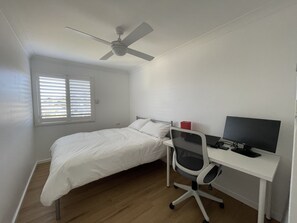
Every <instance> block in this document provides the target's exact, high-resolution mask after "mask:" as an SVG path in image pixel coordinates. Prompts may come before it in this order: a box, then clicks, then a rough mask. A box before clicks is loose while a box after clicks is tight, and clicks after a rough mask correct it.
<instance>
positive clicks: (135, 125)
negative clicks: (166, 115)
mask: <svg viewBox="0 0 297 223" xmlns="http://www.w3.org/2000/svg"><path fill="white" fill-rule="evenodd" d="M149 121H150V119H137V120H136V121H134V122H132V123H131V125H129V126H128V127H129V128H132V129H136V130H138V131H139V130H140V129H141V128H142V127H143V126H144V125H145V124H146V123H148V122H149Z"/></svg>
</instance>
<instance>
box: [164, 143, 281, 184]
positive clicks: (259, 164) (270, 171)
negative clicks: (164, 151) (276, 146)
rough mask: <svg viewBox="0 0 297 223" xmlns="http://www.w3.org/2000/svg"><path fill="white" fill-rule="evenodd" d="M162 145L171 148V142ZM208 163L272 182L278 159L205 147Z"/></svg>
mask: <svg viewBox="0 0 297 223" xmlns="http://www.w3.org/2000/svg"><path fill="white" fill-rule="evenodd" d="M164 145H166V146H169V147H173V145H172V141H171V140H166V141H164ZM207 149H208V156H209V159H210V161H212V162H215V163H218V164H221V165H223V166H227V167H230V168H232V169H236V170H239V171H241V172H244V173H247V174H249V175H252V176H255V177H258V178H261V179H264V180H267V181H270V182H272V181H273V178H274V175H275V172H276V169H277V166H278V163H279V160H280V157H279V156H277V155H275V154H270V153H266V152H265V151H261V150H257V153H260V154H261V156H259V157H256V158H250V157H246V156H243V155H240V154H238V153H235V152H232V151H231V149H229V150H222V149H215V148H211V147H207Z"/></svg>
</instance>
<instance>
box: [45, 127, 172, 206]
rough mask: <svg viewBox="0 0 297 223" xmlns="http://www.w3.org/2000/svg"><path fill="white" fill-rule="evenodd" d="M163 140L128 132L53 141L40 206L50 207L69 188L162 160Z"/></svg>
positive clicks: (113, 131) (70, 136) (109, 130)
mask: <svg viewBox="0 0 297 223" xmlns="http://www.w3.org/2000/svg"><path fill="white" fill-rule="evenodd" d="M164 140H165V139H159V138H155V137H153V136H150V135H147V134H145V133H141V132H139V131H137V130H134V129H132V128H120V129H105V130H99V131H95V132H85V133H76V134H73V135H69V136H65V137H62V138H60V139H58V140H56V141H55V142H54V144H53V145H52V146H51V148H50V151H51V156H52V160H51V166H50V173H49V176H48V179H47V181H46V183H45V185H44V187H43V190H42V193H41V197H40V200H41V203H42V204H43V205H44V206H50V205H51V204H52V203H53V202H54V201H55V200H57V199H59V198H60V197H62V196H63V195H65V194H67V193H68V192H69V191H70V190H71V189H73V188H77V187H80V186H82V185H85V184H87V183H90V182H92V181H95V180H98V179H100V178H103V177H106V176H109V175H112V174H114V173H118V172H120V171H123V170H127V169H129V168H132V167H135V166H138V165H141V164H144V163H149V162H152V161H155V160H157V159H160V158H162V157H163V156H165V154H166V149H165V146H164V145H163V141H164Z"/></svg>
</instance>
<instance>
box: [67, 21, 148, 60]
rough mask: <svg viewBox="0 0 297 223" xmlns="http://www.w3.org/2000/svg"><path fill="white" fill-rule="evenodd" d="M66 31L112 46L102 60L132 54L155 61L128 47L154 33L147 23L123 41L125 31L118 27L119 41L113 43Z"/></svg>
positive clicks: (82, 33) (69, 28)
mask: <svg viewBox="0 0 297 223" xmlns="http://www.w3.org/2000/svg"><path fill="white" fill-rule="evenodd" d="M65 29H68V30H71V31H74V32H76V33H78V34H81V35H83V36H86V37H89V38H91V39H93V40H96V41H98V42H100V43H103V44H106V45H109V46H111V51H109V52H108V53H107V54H105V55H104V56H103V57H101V58H100V60H107V59H108V58H110V57H111V56H112V55H114V54H115V55H117V56H124V55H125V54H126V53H128V54H131V55H133V56H136V57H140V58H142V59H144V60H148V61H151V60H152V59H154V57H153V56H150V55H148V54H145V53H142V52H139V51H137V50H133V49H131V48H129V47H128V46H130V45H131V44H132V43H134V42H136V41H137V40H139V39H141V38H142V37H144V36H146V35H147V34H149V33H150V32H152V31H153V28H152V27H151V26H150V25H149V24H147V23H145V22H144V23H142V24H140V25H139V26H138V27H137V28H136V29H134V30H133V31H132V32H131V33H130V34H129V35H128V36H126V37H125V38H124V39H123V40H122V39H121V35H123V34H124V29H123V27H121V26H118V27H116V33H117V35H118V36H119V37H118V39H117V40H115V41H112V42H108V41H106V40H104V39H101V38H98V37H96V36H93V35H91V34H88V33H85V32H82V31H80V30H77V29H74V28H71V27H68V26H67V27H65Z"/></svg>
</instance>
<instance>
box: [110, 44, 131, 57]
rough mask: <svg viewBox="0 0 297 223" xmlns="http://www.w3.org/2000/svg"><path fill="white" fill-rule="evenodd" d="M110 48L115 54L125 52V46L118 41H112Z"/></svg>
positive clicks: (121, 54) (119, 54)
mask: <svg viewBox="0 0 297 223" xmlns="http://www.w3.org/2000/svg"><path fill="white" fill-rule="evenodd" d="M111 49H112V52H113V53H114V54H115V55H117V56H124V55H125V54H126V52H127V46H126V45H125V44H123V43H121V42H119V41H114V42H112V45H111Z"/></svg>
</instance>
